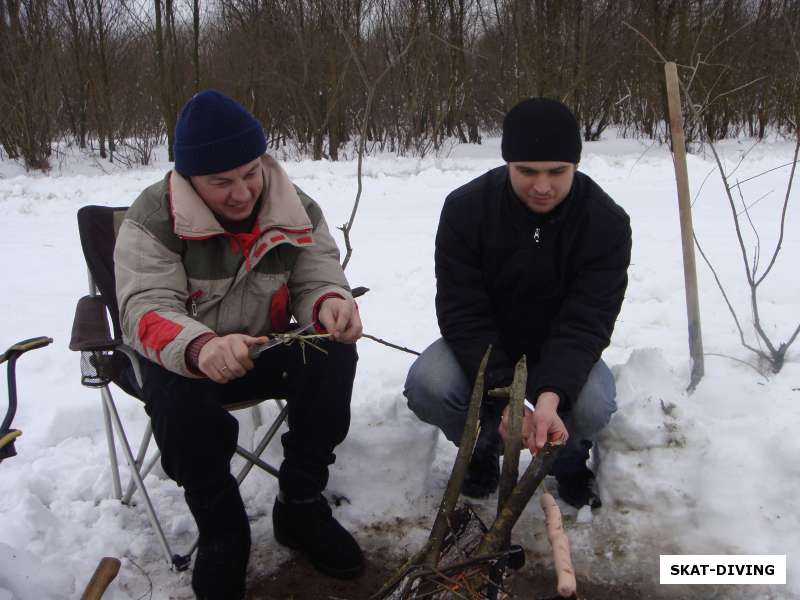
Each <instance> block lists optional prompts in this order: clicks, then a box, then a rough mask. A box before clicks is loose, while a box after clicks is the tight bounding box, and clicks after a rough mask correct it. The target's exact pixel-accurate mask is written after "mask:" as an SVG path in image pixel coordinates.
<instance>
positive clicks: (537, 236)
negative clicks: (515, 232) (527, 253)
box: [533, 227, 542, 246]
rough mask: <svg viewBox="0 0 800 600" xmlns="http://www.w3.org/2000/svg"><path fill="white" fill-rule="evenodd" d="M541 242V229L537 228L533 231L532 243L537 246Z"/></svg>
mask: <svg viewBox="0 0 800 600" xmlns="http://www.w3.org/2000/svg"><path fill="white" fill-rule="evenodd" d="M541 241H542V228H541V227H537V228H536V229H534V230H533V243H534V244H536V245H537V246H538V245H539V243H540V242H541Z"/></svg>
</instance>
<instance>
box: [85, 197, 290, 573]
mask: <svg viewBox="0 0 800 600" xmlns="http://www.w3.org/2000/svg"><path fill="white" fill-rule="evenodd" d="M118 210H119V211H123V210H126V209H124V208H120V209H118ZM87 272H88V275H89V296H88V298H91V299H95V298H99V297H100V295H99V294H98V287H97V284H96V282H95V279H94V277H93V275H92V272H91V269H90V268H89V264H88V262H87ZM85 299H86V297H84V298H83V299H82V300H85ZM79 306H80V303H79ZM105 312H106V314H107V313H108V311H105ZM77 321H78V316H77V313H76V324H77ZM105 326H106V328H107V323H105ZM108 337H109V340H108V342H109V343H108V345H107V346H106V347H97V346H94V347H92V348H90V349H85V348H81V347H79V345H78V344H75V343H71V344H70V348H71V349H73V350H81V351H84V352H91V353H94V358H95V361H96V362H98V363H99V362H100V355H101V354H102V353H104V352H112V353H116V352H119V353H121V354H123V355H124V356H125V357H127V359H128V360H129V361H130V364H131V367H132V369H133V373H134V376H135V378H136V382H137V384H138V386H139V389H141V388H142V373H141V368H140V364H139V360H140V357H139V355H138V354H137V353H136V352H135V351H134V350H133V348H131V347H130V346H127V345H126V344H124V343H122V342H121V341H120V340H112V339H110V338H111V334H110V332H109V334H108ZM74 339H75V326H74V327H73V342H74ZM111 383H112V382H111V381H105V383H102V384H91V385H90V384H86V383H85V382H84V385H87V386H88V387H97V388H99V389H100V396H101V401H102V407H103V423H104V428H105V433H106V442H107V444H108V456H109V463H110V467H111V482H112V497H113V498H115V499H117V500H120V502H121V503H122V504H125V505H132V501H133V496H134V494H135V493H136V492H137V491H138V492H139V493H140V495H141V498H142V500H143V501H144V508H145V511H146V513H147V517H148V520H149V521H150V525H151V526H152V527H153V530H154V532H155V534H156V537H157V538H158V542H159V544H160V546H161V550H162V552H163V554H164V557H165V559H166V560H167V562H168V563H169V564H170V566H171V568H173V569H175V570H178V571H182V570H184V569H186V568H187V567H188V566H189V563H190V561H191V555H192V554H193V553H194V551H195V549H196V548H197V539H195V541H194V543H193V544H192V546H191V547H190V548H189V550H188V551H187V552H186V554H178V553H175V552H173V550H172V547H171V546H170V543H169V541H168V540H167V537H166V535H165V534H164V530H163V528H162V526H161V522H160V521H159V519H158V516H157V514H156V510H155V507H154V506H153V502H152V500H151V499H150V495H149V494H148V492H147V487H146V486H145V484H144V478H145V477H146V476H147V474H148V473H150V471H151V470H152V469H153V467H154V466H155V464H156V461H158V460H159V458H160V452H159V451H158V449H156V452H155V453H154V454H153V455H152V456H151V457H150V458H149V460H147V462H145V461H146V458H147V450H148V448H149V446H150V441H151V439H152V437H153V431H152V426H151V424H150V423H149V422H148V424H147V427H146V428H145V431H144V435H143V436H142V441H141V443H140V445H139V448H138V451H137V453H136V456H134V453H133V450H132V448H131V444H130V442H129V440H128V436H127V434H126V433H125V427H124V425H123V423H122V419H121V418H120V415H119V411H118V410H117V406H116V403H115V401H114V397H113V395H112V393H111V390H110V385H111ZM270 400H273V401H275V402H276V403H277V404H278V407H279V409H280V412H279V413H278V416H277V417H275V419H274V420H273V422H272V423H271V424H270V426H269V428H268V429H267V431H266V432H265V434H264V436H263V437H262V438H261V440H260V441H259V443H258V444H257V446H256V448H255V449H254V451H250V450H247V449H246V448H243V447H242V446H240V445H238V444H237V447H236V453H237V454H238V455H239V456H241V457H242V458H244V459H245V464H244V465H243V466H242V467H241V469H240V470H239V472H238V473H237V475H236V481H237V483H238V484H241V483H242V481H244V479H245V477H246V476H247V474H248V473H249V472H250V470H251V469H252V468H253V466H257V467H259V468H261V469H263V470H264V471H266V472H267V473H269V474H270V475H273V476H275V477H277V476H278V469H277V468H275V467H274V466H273V465H270V464H269V463H267V462H265V461H264V460H262V459H261V458H260V457H261V454H263V452H264V450H265V449H266V448H267V446H268V445H269V443H270V442H271V441H272V440H273V438H274V437H275V434H276V433H277V432H278V429H279V428H280V426H281V425H282V424H283V423H284V421H285V420H286V417H287V413H288V407H287V405H286V403H285V402H284V401H283V400H282V399H277V398H262V399H254V400H252V401H247V402H240V403H237V404H232V405H229V406H227V407H226V408H227V409H228V410H229V411H239V410H246V409H248V408H249V409H250V410H251V414H252V416H253V420H254V424H255V425H256V428H258V427H260V426H261V425H262V420H261V413H260V412H259V409H258V405H260V404H261V403H262V402H266V401H270ZM117 444H119V446H120V448H121V450H122V453H123V455H124V457H125V461H126V463H127V464H128V467H129V468H130V480H129V482H128V485H127V488H126V490H125V493H124V494H123V493H122V481H121V478H120V465H119V461H118V458H117Z"/></svg>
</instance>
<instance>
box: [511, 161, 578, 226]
mask: <svg viewBox="0 0 800 600" xmlns="http://www.w3.org/2000/svg"><path fill="white" fill-rule="evenodd" d="M576 169H577V165H575V164H573V163H568V162H558V161H533V162H510V163H508V175H509V177H510V178H511V187H512V188H513V190H514V193H515V194H516V195H517V198H519V199H520V201H521V202H522V203H523V204H524V205H525V206H527V207H528V209H530V210H531V211H533V212H535V213H539V214H545V213H549V212H550V211H551V210H553V209H554V208H555V207H556V206H558V205H559V204H561V202H563V201H564V198H566V197H567V194H569V190H570V188H571V187H572V179H573V178H574V177H575V170H576Z"/></svg>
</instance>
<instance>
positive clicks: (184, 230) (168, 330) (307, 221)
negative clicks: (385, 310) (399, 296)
mask: <svg viewBox="0 0 800 600" xmlns="http://www.w3.org/2000/svg"><path fill="white" fill-rule="evenodd" d="M262 166H263V169H264V180H265V184H264V191H263V192H262V202H261V208H260V212H259V214H258V217H257V219H256V223H255V225H254V226H253V230H252V231H251V233H244V234H233V233H230V232H228V231H226V230H225V229H223V228H222V226H221V225H220V224H219V222H218V221H217V219H216V217H215V216H214V213H213V212H212V211H211V210H210V209H209V208H208V207H207V206H206V204H205V203H204V202H203V200H202V199H201V198H200V196H199V195H198V194H197V192H195V191H194V188H193V187H192V186H191V185H190V183H189V181H188V180H187V179H185V178H183V177H182V176H181V175H180V174H178V173H176V172H175V171H171V172H170V173H168V174H167V176H166V177H165V178H164V179H163V180H162V181H160V182H159V183H156V184H154V185H151V186H150V187H148V188H147V189H145V190H144V191H143V192H142V193H141V195H140V196H139V197H138V198H137V199H136V201H135V202H134V203H133V206H131V208H130V209H129V210H128V212H127V214H126V216H125V220H124V221H123V223H122V226H121V227H120V231H119V235H118V237H117V243H116V248H115V250H114V263H115V271H116V280H117V300H118V301H119V309H120V318H121V321H122V331H123V338H124V340H125V342H126V343H128V344H129V345H131V346H133V347H134V348H135V349H136V350H137V351H138V352H140V353H141V354H143V355H144V356H146V357H148V358H149V359H151V360H153V361H155V362H157V363H159V364H161V365H163V366H164V367H165V368H167V369H169V370H170V371H174V372H176V373H179V374H181V375H184V376H187V377H197V375H196V374H195V373H193V372H192V371H191V370H190V369H189V368H188V367H187V365H186V358H185V354H186V347H187V345H188V344H189V343H190V342H191V341H192V340H194V339H195V338H197V337H198V336H200V335H203V334H205V333H212V332H213V333H216V334H217V335H227V334H229V333H246V334H249V335H253V336H257V335H265V334H269V333H272V332H281V331H286V329H287V327H288V325H289V319H290V316H294V317H295V319H296V320H297V322H298V323H300V324H301V325H306V324H308V323H311V322H316V320H317V312H318V310H319V306H320V304H321V302H322V301H323V300H324V299H326V298H329V297H331V296H340V297H342V298H349V299H351V298H352V296H351V295H350V291H349V290H350V288H349V286H348V283H347V279H346V278H345V276H344V273H343V272H342V269H341V266H340V264H339V251H338V249H337V247H336V243H335V242H334V240H333V238H332V237H331V234H330V232H329V231H328V227H327V225H326V223H325V219H324V217H323V216H322V211H321V210H320V208H319V206H318V205H317V204H316V203H315V202H314V201H313V200H312V199H311V198H309V197H308V196H306V195H305V194H304V193H303V192H302V191H301V190H300V189H299V188H297V187H295V186H294V185H293V184H292V183H291V182H290V181H289V178H288V177H287V176H286V173H285V172H284V171H283V169H282V168H281V167H280V165H278V163H277V162H276V161H275V160H274V159H272V158H271V157H269V156H267V155H264V156H263V157H262Z"/></svg>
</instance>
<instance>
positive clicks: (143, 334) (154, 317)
mask: <svg viewBox="0 0 800 600" xmlns="http://www.w3.org/2000/svg"><path fill="white" fill-rule="evenodd" d="M181 331H183V327H182V326H181V325H179V324H178V323H175V322H174V321H170V320H169V319H165V318H164V317H162V316H161V315H159V314H158V313H157V312H155V311H154V310H151V311H150V312H147V313H145V314H144V315H142V318H141V319H139V331H138V335H139V341H140V342H141V344H142V346H143V347H144V348H145V349H146V350H154V351H155V354H156V357H158V355H159V354H160V353H161V350H163V349H164V346H166V345H167V344H169V343H170V342H171V341H172V340H174V339H175V338H176V337H178V334H179V333H180V332H181ZM159 360H160V359H159Z"/></svg>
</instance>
